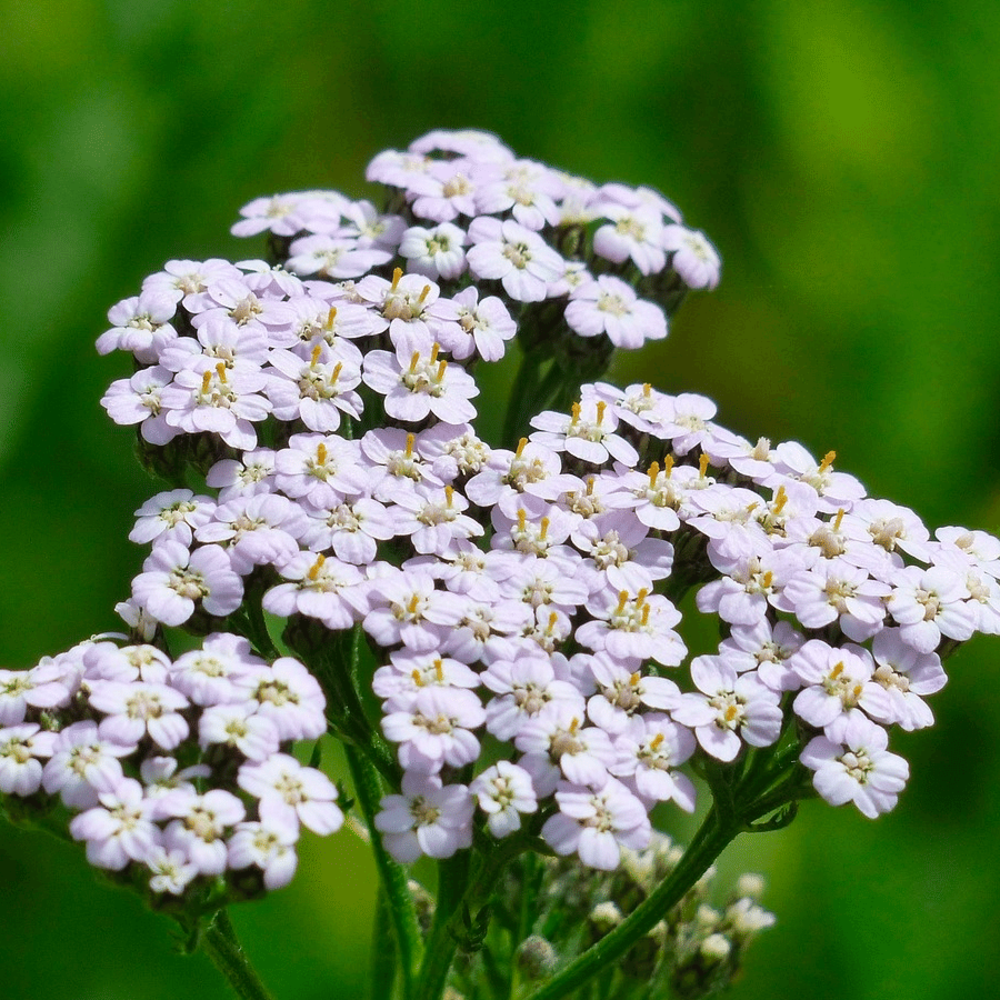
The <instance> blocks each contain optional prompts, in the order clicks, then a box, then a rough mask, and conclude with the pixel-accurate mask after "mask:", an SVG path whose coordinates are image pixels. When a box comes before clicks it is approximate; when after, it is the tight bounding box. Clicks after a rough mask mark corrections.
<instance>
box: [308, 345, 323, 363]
mask: <svg viewBox="0 0 1000 1000" xmlns="http://www.w3.org/2000/svg"><path fill="white" fill-rule="evenodd" d="M322 353H323V345H322V344H317V345H316V346H315V347H314V348H313V352H312V359H311V360H310V361H309V367H310V368H315V367H316V365H318V364H319V356H320V355H321V354H322Z"/></svg>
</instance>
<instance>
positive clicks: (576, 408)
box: [569, 403, 580, 427]
mask: <svg viewBox="0 0 1000 1000" xmlns="http://www.w3.org/2000/svg"><path fill="white" fill-rule="evenodd" d="M571 412H572V414H573V419H572V420H571V421H570V422H569V425H570V427H572V426H573V425H574V424H575V423H576V422H577V421H578V420H579V419H580V404H579V403H574V404H573V406H572V410H571Z"/></svg>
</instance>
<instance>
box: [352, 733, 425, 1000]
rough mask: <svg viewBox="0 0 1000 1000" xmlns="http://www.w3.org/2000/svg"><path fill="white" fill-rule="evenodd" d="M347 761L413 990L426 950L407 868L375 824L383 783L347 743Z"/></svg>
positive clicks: (407, 992) (406, 981)
mask: <svg viewBox="0 0 1000 1000" xmlns="http://www.w3.org/2000/svg"><path fill="white" fill-rule="evenodd" d="M344 753H345V755H346V757H347V765H348V767H349V768H350V771H351V780H352V781H353V782H354V791H355V794H356V795H357V797H358V802H359V803H360V805H361V811H362V813H363V814H364V817H365V823H366V825H367V826H368V834H369V836H370V837H371V844H372V853H373V854H374V855H375V867H376V868H377V869H378V874H379V879H380V883H381V888H382V891H384V893H385V898H386V902H387V904H388V910H389V917H390V919H391V921H392V927H393V930H394V932H395V937H396V954H397V955H398V956H399V968H400V973H401V975H402V978H403V996H404V997H410V996H411V994H412V992H413V977H414V974H415V972H416V969H417V964H418V962H419V961H420V953H421V951H422V950H423V939H422V937H421V934H420V922H419V921H418V920H417V910H416V907H415V906H414V905H413V896H412V895H411V893H410V889H409V886H408V881H409V879H408V876H407V874H406V869H405V868H404V867H403V866H402V865H401V864H399V863H398V862H397V861H395V860H394V859H393V858H392V857H390V856H389V854H388V853H387V852H386V850H385V848H384V847H383V846H382V834H381V833H379V831H378V830H377V829H376V828H375V813H376V812H377V811H378V804H379V801H380V800H381V798H382V784H381V781H380V780H379V774H378V771H377V770H376V769H375V767H374V765H373V764H372V763H371V761H370V760H368V759H367V758H366V757H365V756H364V755H362V754H361V753H359V752H358V750H357V749H356V748H355V747H352V746H350V745H348V744H345V746H344Z"/></svg>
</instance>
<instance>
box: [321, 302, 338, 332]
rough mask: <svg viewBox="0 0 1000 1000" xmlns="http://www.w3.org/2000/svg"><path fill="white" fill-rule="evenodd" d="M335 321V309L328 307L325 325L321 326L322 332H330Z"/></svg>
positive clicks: (334, 307)
mask: <svg viewBox="0 0 1000 1000" xmlns="http://www.w3.org/2000/svg"><path fill="white" fill-rule="evenodd" d="M336 321H337V307H336V306H330V311H329V312H328V313H327V314H326V323H325V324H324V326H323V329H324V330H332V329H333V324H334V323H335V322H336Z"/></svg>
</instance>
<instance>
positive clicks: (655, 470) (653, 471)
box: [649, 462, 660, 490]
mask: <svg viewBox="0 0 1000 1000" xmlns="http://www.w3.org/2000/svg"><path fill="white" fill-rule="evenodd" d="M659 474H660V463H659V462H653V464H652V465H650V467H649V488H650V489H651V490H655V489H656V478H657V476H659Z"/></svg>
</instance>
